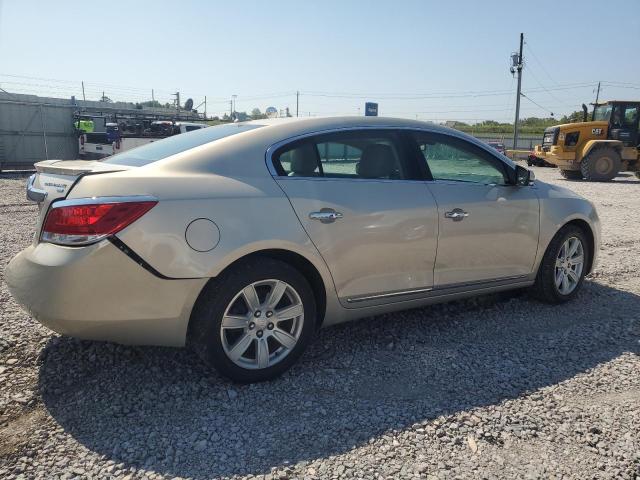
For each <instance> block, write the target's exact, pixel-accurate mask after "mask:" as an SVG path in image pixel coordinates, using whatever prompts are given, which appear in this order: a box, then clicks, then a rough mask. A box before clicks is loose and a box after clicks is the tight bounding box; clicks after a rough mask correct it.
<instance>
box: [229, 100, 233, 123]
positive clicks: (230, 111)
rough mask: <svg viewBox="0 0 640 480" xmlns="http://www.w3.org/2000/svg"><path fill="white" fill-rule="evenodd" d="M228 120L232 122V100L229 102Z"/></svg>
mask: <svg viewBox="0 0 640 480" xmlns="http://www.w3.org/2000/svg"><path fill="white" fill-rule="evenodd" d="M229 118H230V119H231V120H233V100H229Z"/></svg>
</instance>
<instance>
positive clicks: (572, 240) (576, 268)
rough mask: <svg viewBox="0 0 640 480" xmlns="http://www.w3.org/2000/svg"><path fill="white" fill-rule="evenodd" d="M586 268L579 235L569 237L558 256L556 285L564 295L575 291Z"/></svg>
mask: <svg viewBox="0 0 640 480" xmlns="http://www.w3.org/2000/svg"><path fill="white" fill-rule="evenodd" d="M583 268H584V248H583V246H582V241H581V240H580V239H579V238H578V237H569V238H568V239H567V240H565V242H564V243H563V244H562V247H560V251H559V252H558V256H557V257H556V268H555V285H556V288H557V289H558V292H560V293H561V294H562V295H569V294H570V293H571V292H573V291H574V290H575V289H576V287H577V286H578V283H580V277H581V275H582V269H583Z"/></svg>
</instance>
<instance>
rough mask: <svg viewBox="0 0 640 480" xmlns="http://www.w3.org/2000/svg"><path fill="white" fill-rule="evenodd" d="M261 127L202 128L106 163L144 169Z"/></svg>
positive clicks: (128, 152) (248, 125) (115, 156)
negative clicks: (196, 148)
mask: <svg viewBox="0 0 640 480" xmlns="http://www.w3.org/2000/svg"><path fill="white" fill-rule="evenodd" d="M259 127H262V125H254V124H246V123H244V124H242V123H230V124H226V125H218V126H216V127H209V128H200V129H197V130H194V131H192V132H188V133H183V134H181V135H176V136H173V137H169V138H164V139H162V140H156V141H154V142H152V143H148V144H146V145H142V146H141V147H137V148H132V149H131V150H127V151H125V152H122V153H119V154H117V155H113V156H112V157H107V158H106V159H105V160H104V163H110V164H114V165H130V166H132V167H142V166H144V165H148V164H150V163H153V162H157V161H158V160H162V159H164V158H167V157H170V156H171V155H175V154H177V153H181V152H184V151H186V150H189V149H191V148H195V147H199V146H200V145H204V144H205V143H211V142H214V141H216V140H220V139H222V138H226V137H230V136H231V135H236V134H238V133H242V132H248V131H249V130H253V129H255V128H259Z"/></svg>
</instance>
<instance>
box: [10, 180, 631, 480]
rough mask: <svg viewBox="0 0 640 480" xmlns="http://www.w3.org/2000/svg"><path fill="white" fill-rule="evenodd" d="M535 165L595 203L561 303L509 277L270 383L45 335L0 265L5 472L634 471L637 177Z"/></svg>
mask: <svg viewBox="0 0 640 480" xmlns="http://www.w3.org/2000/svg"><path fill="white" fill-rule="evenodd" d="M536 175H537V176H538V178H541V179H544V180H547V181H552V182H554V183H558V184H561V185H566V186H568V187H570V188H572V189H574V190H576V191H577V192H579V193H581V194H582V195H584V196H586V197H587V198H589V199H591V200H592V201H594V202H595V203H596V204H597V206H598V210H599V212H600V216H601V218H602V223H603V233H604V242H603V249H602V251H601V256H600V265H599V266H598V267H597V270H596V271H595V272H594V273H593V274H592V275H591V278H590V279H589V281H588V282H586V284H585V288H584V290H583V291H582V293H581V294H580V295H579V297H578V298H577V300H576V301H574V302H572V303H569V304H567V305H564V306H560V307H551V306H547V305H542V304H540V303H537V302H535V301H532V300H530V299H529V298H528V297H527V296H526V295H524V294H522V293H517V292H516V293H514V294H507V295H499V296H488V297H481V298H477V299H473V300H469V301H464V302H457V303H452V304H446V305H439V306H434V307H429V308H424V309H420V310H412V311H408V312H403V313H400V314H392V315H385V316H381V317H376V318H372V319H367V320H362V321H358V322H354V323H350V324H346V325H341V326H338V327H334V328H330V329H327V330H324V331H322V332H321V334H320V336H319V338H318V340H317V341H316V342H315V344H314V345H313V346H312V347H311V348H310V350H309V351H308V352H307V354H306V355H305V356H304V357H303V359H302V361H301V362H300V363H299V364H298V365H296V366H295V367H294V368H293V369H292V370H291V371H290V373H288V374H286V375H285V376H284V377H282V378H280V379H279V380H277V381H274V382H272V383H265V384H259V385H250V386H237V385H233V384H230V383H229V382H227V381H225V380H223V379H221V378H220V377H218V376H216V375H215V374H214V373H211V372H209V371H207V370H205V369H204V368H203V367H202V365H201V364H200V362H199V361H198V360H197V359H196V358H195V357H194V356H193V355H192V354H190V353H189V352H187V351H184V350H179V349H169V348H149V347H144V348H143V347H123V346H117V345H112V344H105V343H97V342H87V341H78V340H73V339H70V338H66V337H61V336H58V335H56V334H53V333H51V332H49V331H48V330H47V329H45V328H44V327H42V326H40V325H38V324H37V323H36V322H35V321H33V320H32V319H30V317H29V315H27V314H26V313H24V312H23V311H22V310H20V309H19V307H18V306H17V305H16V304H15V303H14V302H13V300H12V299H11V297H10V296H9V293H8V291H7V288H6V285H5V284H4V277H3V276H2V273H0V478H9V479H11V478H51V477H60V478H96V477H101V478H123V479H124V478H127V479H133V478H173V477H190V478H194V479H204V478H215V477H233V478H252V477H253V478H255V477H258V478H263V476H264V477H265V478H272V479H279V478H282V479H284V478H310V479H313V478H318V479H324V478H336V479H337V478H429V479H436V478H438V479H440V478H445V479H448V478H488V479H493V478H496V479H497V478H515V477H517V478H576V479H584V478H624V479H629V478H640V357H639V354H640V342H639V340H640V297H639V295H640V278H639V273H638V272H640V226H639V225H638V220H639V219H640V182H639V181H638V180H636V179H635V177H632V176H624V177H619V178H618V179H617V180H616V181H615V182H613V183H609V184H596V183H585V182H569V181H566V180H563V179H562V178H561V177H560V175H559V173H558V172H557V171H556V170H553V169H536ZM24 180H25V177H24V176H18V175H13V176H12V175H1V176H0V271H1V270H3V269H4V265H5V264H6V262H8V260H9V259H10V258H11V257H12V256H13V255H14V254H15V253H17V252H18V251H19V250H20V249H22V248H24V247H25V246H26V245H27V244H28V243H29V242H30V241H31V238H32V235H33V228H34V219H35V213H36V208H35V207H34V206H32V205H28V204H27V202H25V201H24Z"/></svg>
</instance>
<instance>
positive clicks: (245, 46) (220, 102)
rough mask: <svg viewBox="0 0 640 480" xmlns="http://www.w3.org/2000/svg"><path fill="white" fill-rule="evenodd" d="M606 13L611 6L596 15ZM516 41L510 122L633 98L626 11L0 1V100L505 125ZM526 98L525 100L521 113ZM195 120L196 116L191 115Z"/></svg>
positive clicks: (634, 37)
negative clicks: (152, 103) (13, 97)
mask: <svg viewBox="0 0 640 480" xmlns="http://www.w3.org/2000/svg"><path fill="white" fill-rule="evenodd" d="M614 3H615V7H613V6H612V7H611V8H609V5H613V4H614ZM520 32H523V33H524V35H525V47H524V59H525V67H524V71H523V81H522V91H523V93H524V94H525V95H526V97H524V98H522V107H521V117H527V116H540V117H546V116H549V114H550V112H553V113H554V114H555V116H556V117H560V116H561V115H562V114H565V113H570V112H572V111H574V110H579V109H580V105H581V104H582V103H588V102H592V101H594V99H595V91H594V90H595V86H596V85H597V82H598V81H602V82H603V87H602V92H601V96H600V98H601V99H603V98H604V99H607V98H608V99H637V98H639V97H640V62H638V61H637V58H638V54H639V50H638V47H639V45H640V0H619V1H616V2H611V3H603V2H602V1H601V0H597V1H596V0H583V1H579V2H578V1H575V2H574V1H558V0H555V1H548V0H537V1H522V2H518V1H514V0H496V1H490V0H485V1H475V0H457V1H447V2H443V1H441V0H439V1H429V0H422V1H421V0H394V1H371V0H369V1H360V0H325V1H311V0H298V1H289V0H270V1H260V0H251V1H249V0H233V1H232V0H226V1H216V0H210V1H205V0H202V1H196V0H193V1H187V0H182V1H176V0H171V1H163V0H155V1H149V0H137V1H135V2H132V1H120V0H110V1H108V2H88V1H86V0H83V1H70V0H69V1H67V0H58V1H32V0H0V88H3V89H4V90H7V91H9V92H16V93H33V94H39V95H45V96H57V97H70V96H71V95H75V96H76V97H78V98H82V85H81V82H82V81H84V83H85V94H86V97H87V99H94V100H98V99H99V98H100V96H101V95H102V92H103V91H104V92H105V95H107V96H108V97H110V98H111V99H113V100H122V101H145V100H150V99H151V91H152V89H153V90H154V95H155V98H156V99H157V100H159V101H160V102H162V103H165V102H171V101H172V98H173V97H172V96H171V94H172V93H174V92H176V91H180V94H181V99H182V100H183V101H184V100H185V99H186V98H189V97H191V98H193V100H194V103H195V105H198V104H200V103H201V102H202V101H203V100H204V97H205V96H206V97H207V113H208V114H210V115H213V114H218V115H221V114H222V113H224V112H225V111H227V112H228V109H229V100H230V99H231V97H232V95H236V96H237V97H236V110H238V111H243V110H246V111H248V112H250V111H251V110H252V109H253V108H254V107H258V108H260V109H261V110H262V111H264V110H265V109H266V107H268V106H275V107H276V108H279V109H283V108H285V107H287V106H288V107H289V108H290V109H291V112H292V113H294V114H295V110H296V94H295V92H296V91H299V92H300V103H299V112H300V115H305V116H306V115H345V114H363V112H364V103H365V101H373V102H378V103H379V111H380V115H384V116H394V117H407V118H418V119H421V120H432V121H445V120H460V121H467V122H469V123H473V122H476V121H482V120H487V119H492V120H498V121H513V116H514V105H515V96H516V95H515V91H516V81H515V79H514V78H513V77H512V75H511V73H510V72H509V66H510V55H511V53H512V52H514V51H516V50H517V48H518V41H519V35H520ZM534 102H535V103H534ZM200 111H202V107H201V108H200Z"/></svg>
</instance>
